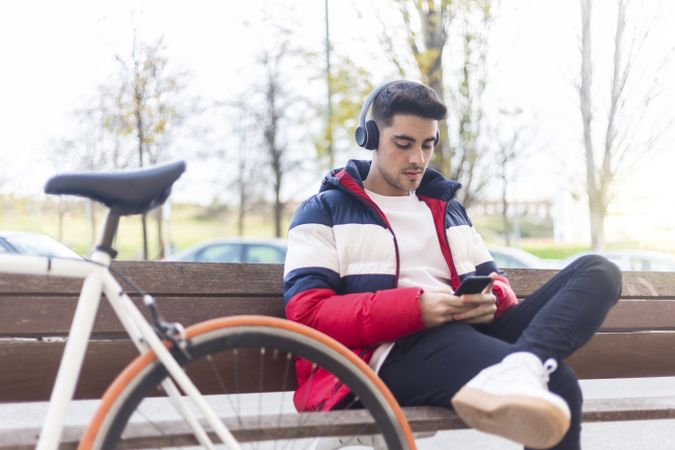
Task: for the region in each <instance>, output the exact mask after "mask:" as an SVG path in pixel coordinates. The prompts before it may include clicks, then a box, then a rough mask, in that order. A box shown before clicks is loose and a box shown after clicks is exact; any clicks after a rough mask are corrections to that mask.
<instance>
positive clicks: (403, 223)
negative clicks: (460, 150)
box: [366, 189, 452, 372]
mask: <svg viewBox="0 0 675 450" xmlns="http://www.w3.org/2000/svg"><path fill="white" fill-rule="evenodd" d="M366 194H368V196H369V197H370V198H371V199H372V200H373V201H374V202H375V203H376V204H377V206H379V208H380V209H381V210H382V212H383V213H384V215H385V216H386V217H387V220H388V221H389V224H390V225H391V227H392V229H393V231H394V235H395V236H396V242H397V244H398V254H399V277H398V285H399V286H400V287H419V288H422V289H423V290H424V291H425V292H434V291H445V292H452V288H451V287H450V269H449V268H448V263H447V262H446V261H445V258H444V257H443V253H442V252H441V247H440V245H439V242H438V235H437V234H436V227H435V226H434V218H433V216H432V215H431V210H430V209H429V207H428V206H427V204H426V203H424V202H423V201H422V200H420V199H419V198H417V195H415V193H414V192H411V193H410V195H406V196H385V195H380V194H376V193H374V192H372V191H369V190H367V189H366ZM393 346H394V343H393V342H389V343H384V344H381V345H380V346H379V347H378V348H377V349H376V350H375V353H374V354H373V357H372V358H371V360H370V363H369V364H370V367H371V368H372V369H373V370H375V372H377V371H379V370H380V367H381V366H382V363H384V360H385V359H386V357H387V355H388V354H389V352H390V351H391V349H392V347H393Z"/></svg>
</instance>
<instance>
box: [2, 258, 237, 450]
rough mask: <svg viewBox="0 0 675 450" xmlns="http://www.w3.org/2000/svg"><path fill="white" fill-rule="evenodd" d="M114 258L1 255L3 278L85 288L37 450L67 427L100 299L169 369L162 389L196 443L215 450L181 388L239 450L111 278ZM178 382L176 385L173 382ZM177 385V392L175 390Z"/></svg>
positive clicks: (52, 445)
mask: <svg viewBox="0 0 675 450" xmlns="http://www.w3.org/2000/svg"><path fill="white" fill-rule="evenodd" d="M110 261H111V258H110V256H109V255H108V254H107V253H105V252H103V251H100V250H97V251H95V252H94V254H93V255H92V257H91V260H90V261H87V260H80V259H65V258H48V257H37V256H21V255H7V254H4V255H0V273H2V272H4V273H16V274H32V275H51V276H59V277H70V278H81V279H84V284H83V286H82V290H81V292H80V297H79V300H78V302H77V307H76V310H75V315H74V317H73V322H72V325H71V327H70V331H69V333H68V339H67V342H66V347H65V350H64V352H63V357H62V358H61V363H60V365H59V370H58V373H57V375H56V381H55V383H54V387H53V389H52V394H51V397H50V400H49V407H48V409H47V417H46V419H45V423H44V425H43V427H42V432H41V433H40V438H39V441H38V445H37V449H38V450H55V449H57V448H58V445H59V441H60V439H61V433H62V431H63V422H64V418H65V413H66V409H67V407H68V404H69V403H70V401H71V400H72V398H73V394H74V392H75V385H76V384H77V380H78V378H79V375H80V369H81V367H82V362H83V360H84V355H85V351H86V349H87V344H88V342H89V337H90V335H91V330H92V328H93V325H94V320H95V319H96V312H97V310H98V305H99V302H100V301H101V293H104V294H105V296H106V297H107V298H108V301H109V302H110V304H111V306H112V308H113V310H114V311H115V314H116V315H117V317H118V318H119V319H120V321H121V322H122V325H123V326H124V329H125V330H126V331H127V333H128V334H129V336H130V337H131V339H132V341H133V342H134V344H135V345H136V347H137V348H138V350H139V351H140V352H141V353H143V352H146V351H153V352H154V353H155V354H156V355H157V359H158V360H159V361H160V362H161V363H162V364H163V365H164V366H165V367H166V370H167V371H168V373H169V375H170V378H169V377H167V379H166V380H165V381H164V382H163V383H162V387H163V388H164V390H165V391H166V392H167V394H168V395H169V397H170V398H171V399H172V401H173V402H174V404H175V405H176V408H177V409H178V410H179V411H180V413H181V414H182V415H183V417H184V418H185V419H186V421H187V422H188V423H189V424H190V426H191V427H192V429H193V431H194V434H195V437H196V438H197V439H198V440H199V442H200V444H201V445H203V446H204V447H206V448H214V444H213V443H212V442H211V441H210V439H209V438H208V436H207V434H206V432H205V431H204V429H203V428H202V426H201V425H200V424H199V423H198V420H197V418H196V417H195V416H194V414H193V413H192V412H191V411H190V410H189V409H188V406H187V402H186V400H185V399H184V398H183V396H182V395H181V394H180V391H179V390H178V388H180V389H181V390H182V391H183V392H184V393H185V394H186V396H187V397H188V398H189V399H190V400H191V401H192V402H193V404H194V405H195V406H196V407H197V409H198V410H199V411H200V412H201V414H202V415H203V417H205V418H206V420H207V422H208V424H209V425H210V426H211V429H212V430H213V431H215V432H216V434H217V435H218V437H219V439H220V440H221V441H222V442H223V443H225V444H226V445H227V446H228V447H229V448H231V449H239V448H240V447H239V444H238V443H237V442H236V440H235V439H234V437H233V436H232V434H231V433H230V432H229V430H227V428H226V427H225V426H224V425H223V423H222V422H221V421H220V420H219V419H218V416H217V415H216V414H215V412H214V411H213V409H212V408H211V407H210V406H209V405H208V404H207V402H206V400H205V399H204V397H203V396H202V395H201V393H200V392H199V390H198V389H197V387H196V386H195V385H194V383H193V382H192V381H191V380H190V379H189V378H188V377H187V375H186V374H185V372H184V371H183V369H182V368H181V367H180V365H179V364H178V362H176V360H175V359H174V357H173V356H172V355H171V353H170V352H169V351H168V350H167V348H166V347H165V346H164V344H163V343H162V341H161V339H160V338H159V337H158V336H157V334H156V333H155V331H154V329H153V328H152V326H151V325H150V324H149V323H148V322H147V320H146V319H145V318H144V317H143V315H142V314H141V312H140V311H139V310H138V308H136V306H134V304H133V302H132V301H131V299H130V298H129V296H128V295H127V294H126V293H124V291H123V289H122V287H121V286H120V284H119V283H118V282H117V280H115V278H114V277H113V276H112V274H111V273H110V269H109V266H110ZM172 379H173V380H174V382H175V384H174V382H172V381H171V380H172ZM176 385H178V386H176Z"/></svg>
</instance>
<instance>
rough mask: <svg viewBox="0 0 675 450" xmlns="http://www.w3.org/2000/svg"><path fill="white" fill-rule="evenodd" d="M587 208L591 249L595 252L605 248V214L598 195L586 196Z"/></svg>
mask: <svg viewBox="0 0 675 450" xmlns="http://www.w3.org/2000/svg"><path fill="white" fill-rule="evenodd" d="M588 207H589V212H590V219H591V248H592V249H593V250H595V251H599V250H602V249H603V248H604V247H605V214H604V211H603V209H604V208H603V205H602V199H601V198H600V195H599V193H596V194H595V196H593V197H592V196H590V195H589V196H588Z"/></svg>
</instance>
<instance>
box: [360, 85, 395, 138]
mask: <svg viewBox="0 0 675 450" xmlns="http://www.w3.org/2000/svg"><path fill="white" fill-rule="evenodd" d="M400 81H401V80H394V81H387V82H386V83H382V84H381V85H379V86H378V87H376V88H375V89H373V90H372V91H371V92H370V94H368V97H366V100H365V101H364V102H363V106H362V107H361V112H359V124H358V127H357V128H356V133H355V137H356V143H357V144H358V145H359V147H364V148H367V149H369V150H373V149H374V148H376V147H377V140H376V141H375V142H374V146H372V144H373V140H374V139H373V136H372V135H373V133H372V130H371V133H368V127H367V126H366V116H367V115H368V109H369V108H370V105H371V104H372V103H373V100H375V97H377V96H378V94H379V93H380V92H382V91H383V90H385V89H386V88H387V87H389V86H390V85H392V84H396V83H399V82H400ZM375 130H376V131H377V128H375ZM378 138H379V136H378ZM378 140H379V139H378Z"/></svg>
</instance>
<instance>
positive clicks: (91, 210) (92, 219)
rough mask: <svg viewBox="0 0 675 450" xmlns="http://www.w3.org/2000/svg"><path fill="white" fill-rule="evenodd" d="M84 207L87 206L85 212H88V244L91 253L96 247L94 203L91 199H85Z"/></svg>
mask: <svg viewBox="0 0 675 450" xmlns="http://www.w3.org/2000/svg"><path fill="white" fill-rule="evenodd" d="M86 205H87V206H86V207H87V212H88V213H89V226H90V228H89V232H90V234H89V242H90V243H91V244H90V246H89V254H91V253H93V251H94V247H96V243H97V240H96V205H95V204H94V202H93V200H89V199H87V200H86Z"/></svg>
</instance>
